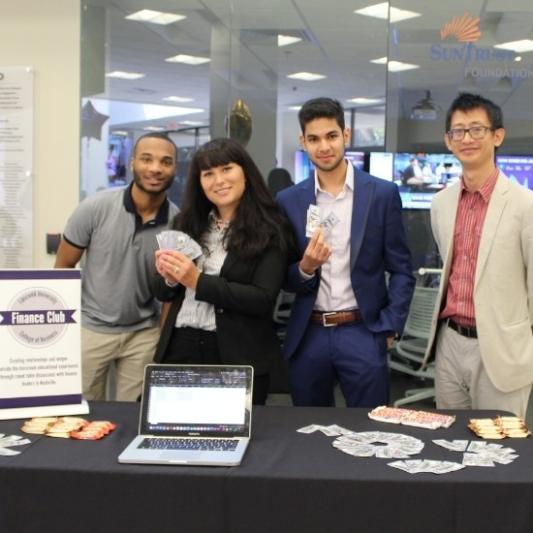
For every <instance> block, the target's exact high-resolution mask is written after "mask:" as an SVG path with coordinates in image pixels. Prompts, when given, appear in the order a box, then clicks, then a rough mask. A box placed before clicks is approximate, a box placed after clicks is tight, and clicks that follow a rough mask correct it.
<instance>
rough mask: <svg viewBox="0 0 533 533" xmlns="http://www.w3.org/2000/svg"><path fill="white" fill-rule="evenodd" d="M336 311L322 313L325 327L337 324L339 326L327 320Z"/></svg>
mask: <svg viewBox="0 0 533 533" xmlns="http://www.w3.org/2000/svg"><path fill="white" fill-rule="evenodd" d="M336 314H337V313H336V311H330V312H329V313H322V325H323V326H324V327H325V328H333V327H335V326H337V325H338V324H335V323H333V324H328V322H327V318H328V316H332V315H336Z"/></svg>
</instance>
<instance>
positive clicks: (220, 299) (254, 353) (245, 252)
mask: <svg viewBox="0 0 533 533" xmlns="http://www.w3.org/2000/svg"><path fill="white" fill-rule="evenodd" d="M173 228H174V229H176V230H179V231H183V232H184V233H187V234H188V235H189V236H190V237H192V238H193V239H194V240H196V241H197V242H198V243H199V244H200V245H201V247H202V251H203V255H202V256H201V257H200V258H199V259H198V260H196V261H195V262H193V261H191V260H190V259H189V258H187V257H186V256H185V255H184V254H182V253H180V252H176V251H170V250H159V251H158V252H156V266H157V271H158V273H159V276H158V279H157V280H156V284H155V294H156V296H157V298H158V299H159V300H161V301H164V302H168V301H170V302H172V304H171V306H170V310H169V312H168V315H167V317H166V320H165V323H164V325H163V330H162V333H161V338H160V340H159V343H158V346H157V348H156V353H155V358H154V359H155V361H156V362H159V363H189V364H249V365H252V366H253V367H254V392H253V396H254V403H256V404H264V403H265V400H266V397H267V394H268V386H269V372H270V367H271V363H272V361H273V358H274V357H276V356H279V354H280V346H279V341H278V339H277V336H276V333H275V330H274V326H273V323H272V311H273V308H274V305H275V302H276V298H277V295H278V292H279V290H280V288H281V285H282V282H283V279H284V276H285V272H286V268H287V254H288V250H289V244H288V240H289V239H291V233H290V229H289V226H288V224H287V222H286V220H285V218H284V217H283V215H282V214H281V213H280V211H279V210H278V207H277V206H276V204H275V203H274V201H273V199H272V197H271V195H270V193H269V192H268V189H267V187H266V185H265V182H264V181H263V178H262V176H261V173H260V172H259V169H258V168H257V166H256V165H255V163H254V162H253V160H252V159H251V158H250V156H249V155H248V153H247V152H246V150H244V148H242V147H241V146H240V145H239V144H238V143H237V142H235V141H233V140H231V139H215V140H213V141H210V142H208V143H207V144H205V145H203V146H202V147H201V148H200V149H199V150H198V151H197V152H196V153H195V155H194V157H193V160H192V162H191V166H190V170H189V176H188V180H187V185H186V190H185V196H184V200H183V208H182V211H181V212H180V213H179V214H178V215H177V217H176V219H175V220H174V223H173Z"/></svg>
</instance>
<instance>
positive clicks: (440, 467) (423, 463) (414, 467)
mask: <svg viewBox="0 0 533 533" xmlns="http://www.w3.org/2000/svg"><path fill="white" fill-rule="evenodd" d="M387 464H388V466H391V467H392V468H398V469H399V470H403V471H404V472H408V473H409V474H422V473H427V474H448V473H449V472H455V471H457V470H461V469H463V468H464V467H465V465H462V464H460V463H454V462H452V461H434V460H432V459H409V460H407V461H393V462H392V463H387Z"/></svg>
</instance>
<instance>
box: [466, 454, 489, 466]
mask: <svg viewBox="0 0 533 533" xmlns="http://www.w3.org/2000/svg"><path fill="white" fill-rule="evenodd" d="M463 464H464V465H465V466H496V465H495V464H494V461H493V460H492V459H491V458H490V457H488V456H485V455H483V454H480V453H469V452H466V453H464V454H463Z"/></svg>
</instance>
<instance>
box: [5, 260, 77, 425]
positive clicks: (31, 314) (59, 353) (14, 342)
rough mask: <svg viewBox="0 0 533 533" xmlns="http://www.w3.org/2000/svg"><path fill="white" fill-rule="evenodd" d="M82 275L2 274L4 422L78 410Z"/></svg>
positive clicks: (61, 272)
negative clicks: (41, 411)
mask: <svg viewBox="0 0 533 533" xmlns="http://www.w3.org/2000/svg"><path fill="white" fill-rule="evenodd" d="M80 302H81V279H80V271H79V270H71V269H69V270H54V269H50V270H0V419H1V418H11V416H5V417H4V416H3V414H5V413H7V412H10V411H11V410H13V412H15V413H16V412H17V411H18V410H20V409H29V411H28V413H29V414H31V408H38V407H51V406H57V408H58V409H61V406H65V407H66V406H70V407H72V406H73V405H74V406H75V405H79V404H81V403H82V397H81V345H80V306H81V303H80Z"/></svg>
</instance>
